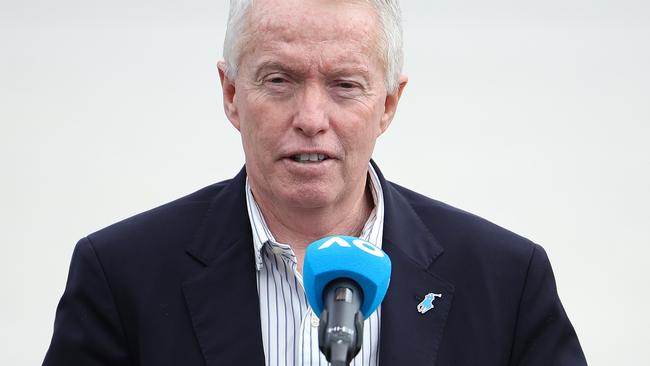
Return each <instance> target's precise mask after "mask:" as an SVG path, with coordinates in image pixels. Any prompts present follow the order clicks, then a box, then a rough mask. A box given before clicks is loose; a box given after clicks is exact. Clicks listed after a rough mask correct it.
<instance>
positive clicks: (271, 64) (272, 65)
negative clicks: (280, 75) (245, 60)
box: [255, 61, 304, 80]
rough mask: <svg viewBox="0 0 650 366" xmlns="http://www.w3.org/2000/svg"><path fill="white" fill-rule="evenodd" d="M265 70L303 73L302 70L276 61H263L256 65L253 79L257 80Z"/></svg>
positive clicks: (294, 73)
mask: <svg viewBox="0 0 650 366" xmlns="http://www.w3.org/2000/svg"><path fill="white" fill-rule="evenodd" d="M267 70H277V71H281V72H284V73H287V74H290V75H302V74H304V72H303V71H302V70H299V69H297V68H295V67H291V66H289V65H286V64H283V63H280V62H277V61H264V62H262V63H261V64H259V65H258V66H257V70H256V71H255V80H259V78H260V77H261V76H262V75H261V74H262V73H263V72H264V71H267Z"/></svg>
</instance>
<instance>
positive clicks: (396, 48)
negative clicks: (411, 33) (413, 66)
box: [223, 0, 404, 94]
mask: <svg viewBox="0 0 650 366" xmlns="http://www.w3.org/2000/svg"><path fill="white" fill-rule="evenodd" d="M366 1H368V3H370V4H371V5H372V6H373V8H374V9H375V11H376V12H377V16H378V18H379V24H380V30H379V50H378V52H379V53H380V59H381V61H382V62H383V65H384V68H385V72H386V80H385V82H386V90H387V91H388V93H389V94H393V93H394V92H396V91H397V88H398V86H399V77H400V74H401V73H402V67H403V64H404V50H403V40H402V14H401V10H400V7H399V2H398V0H366ZM252 3H253V0H230V13H229V15H228V26H227V29H226V37H225V39H224V42H223V58H224V61H225V63H226V70H225V71H226V75H227V76H228V78H230V79H234V78H235V77H236V76H237V68H238V65H239V59H240V56H241V51H242V47H243V44H244V43H245V41H246V38H247V35H246V31H247V27H248V14H249V12H250V7H251V5H252Z"/></svg>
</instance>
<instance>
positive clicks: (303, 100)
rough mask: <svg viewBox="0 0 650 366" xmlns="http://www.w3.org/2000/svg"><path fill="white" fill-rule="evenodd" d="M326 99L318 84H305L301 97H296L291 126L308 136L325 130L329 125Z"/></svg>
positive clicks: (326, 96)
mask: <svg viewBox="0 0 650 366" xmlns="http://www.w3.org/2000/svg"><path fill="white" fill-rule="evenodd" d="M327 99H328V95H327V93H326V92H325V91H324V90H322V88H321V87H320V86H319V85H317V84H316V83H313V84H311V83H309V84H305V86H304V87H303V89H302V93H301V97H300V98H298V99H297V103H298V105H297V112H296V114H295V116H294V119H293V127H294V128H295V129H297V130H298V131H299V132H300V133H302V134H304V135H306V136H308V137H313V136H316V135H318V134H319V133H323V132H324V131H326V130H327V128H328V127H329V119H328V116H327Z"/></svg>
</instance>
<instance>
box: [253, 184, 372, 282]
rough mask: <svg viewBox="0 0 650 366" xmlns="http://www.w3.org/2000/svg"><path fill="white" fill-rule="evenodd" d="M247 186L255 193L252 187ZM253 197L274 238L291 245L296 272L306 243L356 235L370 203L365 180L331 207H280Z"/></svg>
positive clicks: (365, 218)
mask: <svg viewBox="0 0 650 366" xmlns="http://www.w3.org/2000/svg"><path fill="white" fill-rule="evenodd" d="M251 189H253V195H255V193H256V192H255V189H254V187H251ZM255 201H256V202H257V204H258V206H259V208H260V211H261V212H262V214H263V215H264V219H265V220H266V224H267V225H268V226H269V229H270V230H271V232H272V233H273V236H274V237H275V239H276V240H277V241H278V242H281V243H285V244H289V245H290V246H291V248H292V249H293V251H294V253H295V254H296V257H297V259H298V270H299V271H300V272H302V262H303V258H304V254H305V251H306V249H307V246H308V245H309V244H310V243H312V242H314V241H316V240H318V239H320V238H323V237H325V236H329V235H350V236H360V235H361V231H362V230H363V227H364V225H365V223H366V221H367V220H368V216H369V215H370V212H371V211H372V209H373V207H374V203H373V199H372V193H371V192H370V187H369V186H368V184H365V185H364V186H363V187H362V188H361V189H359V192H358V193H356V194H355V195H352V196H351V197H350V199H348V200H345V201H342V202H340V203H339V204H337V205H332V206H331V207H330V206H327V207H319V208H309V209H301V208H295V207H282V206H280V205H278V204H277V203H276V202H269V201H267V200H265V199H264V197H261V196H257V195H255ZM342 212H343V213H344V214H343V215H342V214H341V213H342Z"/></svg>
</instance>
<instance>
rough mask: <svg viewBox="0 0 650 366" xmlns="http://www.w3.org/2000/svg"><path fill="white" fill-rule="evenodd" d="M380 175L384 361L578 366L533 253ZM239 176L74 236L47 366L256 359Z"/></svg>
mask: <svg viewBox="0 0 650 366" xmlns="http://www.w3.org/2000/svg"><path fill="white" fill-rule="evenodd" d="M379 177H380V181H381V185H382V187H383V191H384V199H385V224H384V225H385V226H384V238H383V248H384V250H385V251H386V252H387V253H388V254H389V256H390V258H391V261H392V264H393V270H392V276H391V282H390V288H389V289H388V293H387V295H386V298H385V300H384V302H383V303H382V316H381V339H380V354H379V361H380V365H382V366H407V365H409V366H410V365H439V366H442V365H445V366H451V365H454V366H455V365H458V366H460V365H481V366H491V365H495V366H496V365H499V366H504V365H526V366H534V365H539V366H542V365H543V366H549V365H586V361H585V358H584V355H583V353H582V350H581V348H580V344H579V342H578V339H577V337H576V334H575V332H574V329H573V327H572V326H571V323H570V322H569V319H568V318H567V315H566V313H565V311H564V309H563V308H562V304H561V303H560V299H559V298H558V295H557V291H556V287H555V281H554V278H553V273H552V270H551V266H550V264H549V261H548V258H547V256H546V254H545V252H544V250H543V249H542V248H541V247H540V246H538V245H536V244H534V243H532V242H530V241H528V240H527V239H524V238H522V237H520V236H517V235H515V234H513V233H511V232H509V231H507V230H505V229H502V228H500V227H498V226H496V225H494V224H492V223H490V222H488V221H486V220H484V219H482V218H480V217H477V216H474V215H471V214H468V213H466V212H464V211H461V210H458V209H456V208H453V207H450V206H448V205H445V204H443V203H440V202H437V201H434V200H431V199H429V198H426V197H424V196H421V195H419V194H417V193H414V192H412V191H409V190H407V189H405V188H403V187H400V186H398V185H396V184H394V183H390V182H388V181H386V180H385V179H384V177H383V176H382V175H381V173H380V172H379ZM245 178H246V174H245V171H244V169H242V171H241V172H240V173H239V174H238V175H237V176H236V177H235V178H234V179H232V180H228V181H224V182H221V183H217V184H214V185H211V186H209V187H206V188H204V189H202V190H200V191H198V192H195V193H193V194H191V195H189V196H186V197H183V198H181V199H178V200H176V201H173V202H171V203H168V204H166V205H164V206H161V207H158V208H156V209H153V210H151V211H148V212H145V213H142V214H140V215H137V216H134V217H132V218H129V219H127V220H124V221H122V222H119V223H117V224H114V225H112V226H109V227H107V228H105V229H103V230H100V231H98V232H96V233H94V234H91V235H89V236H88V237H86V238H84V239H82V240H81V241H80V242H79V243H78V244H77V246H76V248H75V251H74V254H73V257H72V262H71V265H70V273H69V277H68V282H67V285H66V289H65V292H64V294H63V296H62V298H61V301H60V303H59V306H58V308H57V313H56V320H55V323H54V335H53V338H52V343H51V345H50V348H49V350H48V352H47V355H46V356H45V361H44V365H47V366H73V365H74V366H96V365H111V366H122V365H124V366H126V365H131V366H136V365H141V366H145V365H146V366H148V365H151V366H164V365H182V366H194V365H196V366H198V365H208V366H216V365H260V366H262V365H264V350H263V346H262V336H261V326H260V315H259V300H258V295H257V288H256V273H255V271H256V270H255V263H254V258H253V245H252V236H251V227H250V222H249V219H248V215H247V210H246V199H245V193H244V183H245ZM430 292H435V293H439V294H442V297H441V298H437V299H436V300H435V302H434V306H435V307H434V308H433V309H432V310H430V311H428V312H426V313H424V314H421V313H419V312H418V311H417V305H418V303H419V302H420V301H421V300H422V298H423V296H424V295H426V294H427V293H430Z"/></svg>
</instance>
